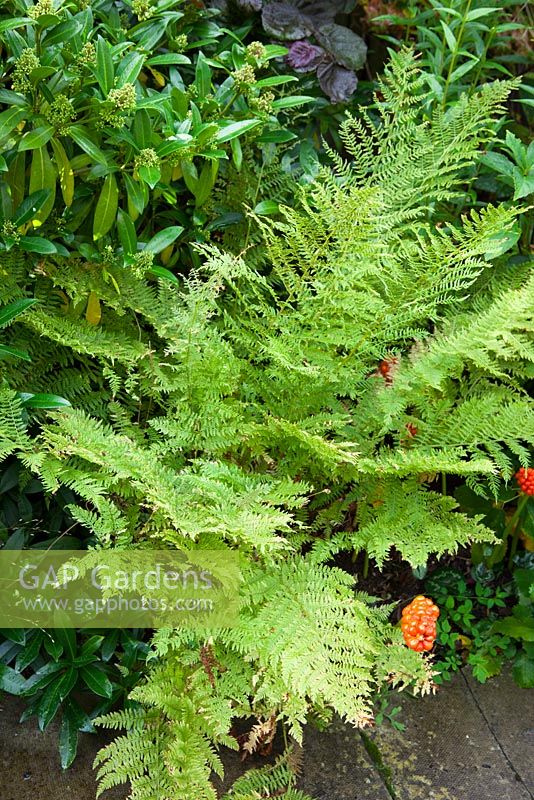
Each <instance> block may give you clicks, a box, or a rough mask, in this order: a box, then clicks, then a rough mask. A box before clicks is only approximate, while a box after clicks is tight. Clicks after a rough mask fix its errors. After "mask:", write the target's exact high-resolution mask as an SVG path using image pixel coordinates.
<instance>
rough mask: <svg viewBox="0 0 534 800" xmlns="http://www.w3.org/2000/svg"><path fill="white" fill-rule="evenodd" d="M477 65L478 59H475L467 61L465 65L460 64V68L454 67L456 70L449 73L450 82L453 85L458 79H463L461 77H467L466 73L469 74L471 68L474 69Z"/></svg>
mask: <svg viewBox="0 0 534 800" xmlns="http://www.w3.org/2000/svg"><path fill="white" fill-rule="evenodd" d="M477 64H478V58H475V59H473V60H472V61H467V62H466V63H465V64H460V66H459V67H456V69H455V70H454V71H453V72H452V73H451V77H450V82H451V83H454V81H457V80H458V79H459V78H463V76H464V75H467V73H468V72H470V71H471V70H472V69H473V67H476V65H477Z"/></svg>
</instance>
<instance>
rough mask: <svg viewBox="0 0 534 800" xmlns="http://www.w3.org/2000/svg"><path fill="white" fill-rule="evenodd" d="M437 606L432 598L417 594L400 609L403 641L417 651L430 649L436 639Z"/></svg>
mask: <svg viewBox="0 0 534 800" xmlns="http://www.w3.org/2000/svg"><path fill="white" fill-rule="evenodd" d="M438 617H439V608H438V607H437V606H436V605H434V603H433V602H432V600H430V598H428V597H424V595H422V594H418V595H417V597H416V598H414V599H413V600H412V602H411V603H409V604H408V605H407V606H405V608H403V609H402V619H401V630H402V635H403V636H404V641H405V642H406V644H407V645H408V647H409V648H410V650H415V651H416V652H417V653H422V652H423V651H424V650H432V648H433V646H434V641H435V639H436V620H437V618H438Z"/></svg>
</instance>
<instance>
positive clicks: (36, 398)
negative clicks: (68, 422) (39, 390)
mask: <svg viewBox="0 0 534 800" xmlns="http://www.w3.org/2000/svg"><path fill="white" fill-rule="evenodd" d="M19 396H20V397H21V398H22V405H23V406H24V408H65V407H66V406H70V403H69V401H68V400H65V398H64V397H59V395H57V394H29V393H28V392H20V393H19Z"/></svg>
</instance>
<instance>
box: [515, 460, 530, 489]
mask: <svg viewBox="0 0 534 800" xmlns="http://www.w3.org/2000/svg"><path fill="white" fill-rule="evenodd" d="M515 479H516V481H517V483H518V484H519V488H520V489H521V491H522V492H523V494H530V495H534V469H533V468H532V467H529V468H528V469H525V467H521V469H520V470H518V471H517V472H516V473H515Z"/></svg>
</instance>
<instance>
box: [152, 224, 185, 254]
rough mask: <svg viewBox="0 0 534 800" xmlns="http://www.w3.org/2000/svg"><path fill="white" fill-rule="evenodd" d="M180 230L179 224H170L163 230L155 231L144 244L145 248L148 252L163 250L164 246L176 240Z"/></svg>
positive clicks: (181, 229)
mask: <svg viewBox="0 0 534 800" xmlns="http://www.w3.org/2000/svg"><path fill="white" fill-rule="evenodd" d="M182 231H183V228H182V227H181V226H180V225H172V226H171V227H169V228H164V230H162V231H159V232H158V233H156V235H155V236H153V237H152V239H151V240H150V241H149V242H148V243H147V244H146V245H145V250H146V251H147V252H148V253H161V251H162V250H165V248H166V247H168V246H169V245H170V244H172V243H173V242H175V241H176V239H177V238H178V237H179V236H180V234H181V233H182Z"/></svg>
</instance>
